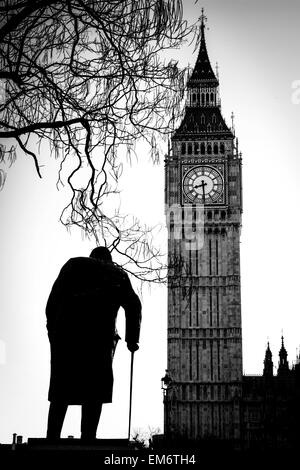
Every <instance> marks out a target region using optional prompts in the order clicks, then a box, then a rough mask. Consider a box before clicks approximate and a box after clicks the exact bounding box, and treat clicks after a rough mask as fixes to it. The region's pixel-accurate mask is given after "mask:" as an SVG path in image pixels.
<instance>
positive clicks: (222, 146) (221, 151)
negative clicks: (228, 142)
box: [220, 144, 225, 153]
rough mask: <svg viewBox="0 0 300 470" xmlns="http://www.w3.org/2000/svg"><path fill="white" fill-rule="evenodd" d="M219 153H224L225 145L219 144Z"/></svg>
mask: <svg viewBox="0 0 300 470" xmlns="http://www.w3.org/2000/svg"><path fill="white" fill-rule="evenodd" d="M220 153H225V145H224V144H221V145H220Z"/></svg>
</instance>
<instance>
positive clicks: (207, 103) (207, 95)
mask: <svg viewBox="0 0 300 470" xmlns="http://www.w3.org/2000/svg"><path fill="white" fill-rule="evenodd" d="M208 105H209V93H206V106H208Z"/></svg>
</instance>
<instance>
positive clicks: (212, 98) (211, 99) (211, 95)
mask: <svg viewBox="0 0 300 470" xmlns="http://www.w3.org/2000/svg"><path fill="white" fill-rule="evenodd" d="M210 101H211V104H213V103H214V94H213V93H211V94H210Z"/></svg>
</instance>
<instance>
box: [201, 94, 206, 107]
mask: <svg viewBox="0 0 300 470" xmlns="http://www.w3.org/2000/svg"><path fill="white" fill-rule="evenodd" d="M204 101H205V97H204V93H201V104H202V106H204Z"/></svg>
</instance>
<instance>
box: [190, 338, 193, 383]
mask: <svg viewBox="0 0 300 470" xmlns="http://www.w3.org/2000/svg"><path fill="white" fill-rule="evenodd" d="M190 380H193V350H192V345H191V344H190Z"/></svg>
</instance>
